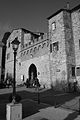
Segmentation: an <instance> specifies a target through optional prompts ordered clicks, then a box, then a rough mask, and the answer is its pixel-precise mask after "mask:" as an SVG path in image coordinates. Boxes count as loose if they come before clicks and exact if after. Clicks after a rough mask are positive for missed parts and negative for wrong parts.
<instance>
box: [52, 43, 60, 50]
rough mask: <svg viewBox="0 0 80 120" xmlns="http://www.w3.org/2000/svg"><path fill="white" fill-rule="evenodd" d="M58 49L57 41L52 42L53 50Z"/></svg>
mask: <svg viewBox="0 0 80 120" xmlns="http://www.w3.org/2000/svg"><path fill="white" fill-rule="evenodd" d="M58 50H59V45H58V42H55V43H53V51H54V52H57V51H58Z"/></svg>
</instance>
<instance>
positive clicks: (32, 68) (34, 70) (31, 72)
mask: <svg viewBox="0 0 80 120" xmlns="http://www.w3.org/2000/svg"><path fill="white" fill-rule="evenodd" d="M36 77H37V68H36V66H35V65H34V64H31V65H30V67H29V81H30V84H33V83H34V81H35V78H36Z"/></svg>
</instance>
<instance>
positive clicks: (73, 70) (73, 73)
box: [72, 67, 75, 77]
mask: <svg viewBox="0 0 80 120" xmlns="http://www.w3.org/2000/svg"><path fill="white" fill-rule="evenodd" d="M72 76H73V77H75V67H72Z"/></svg>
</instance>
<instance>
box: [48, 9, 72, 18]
mask: <svg viewBox="0 0 80 120" xmlns="http://www.w3.org/2000/svg"><path fill="white" fill-rule="evenodd" d="M62 11H67V12H71V10H68V9H60V10H58V11H57V12H55V13H54V14H52V15H51V16H49V17H48V18H47V19H48V20H49V19H51V18H52V17H54V16H55V15H57V14H59V13H60V12H62Z"/></svg>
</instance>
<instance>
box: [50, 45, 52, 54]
mask: <svg viewBox="0 0 80 120" xmlns="http://www.w3.org/2000/svg"><path fill="white" fill-rule="evenodd" d="M50 53H52V44H50Z"/></svg>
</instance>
